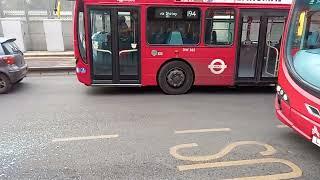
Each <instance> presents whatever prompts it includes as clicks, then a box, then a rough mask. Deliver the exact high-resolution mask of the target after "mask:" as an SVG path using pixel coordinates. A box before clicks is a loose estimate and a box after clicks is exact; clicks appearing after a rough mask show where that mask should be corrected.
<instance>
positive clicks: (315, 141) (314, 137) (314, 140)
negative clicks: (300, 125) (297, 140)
mask: <svg viewBox="0 0 320 180" xmlns="http://www.w3.org/2000/svg"><path fill="white" fill-rule="evenodd" d="M312 142H313V144H315V145H317V146H319V147H320V138H318V137H316V136H313V138H312Z"/></svg>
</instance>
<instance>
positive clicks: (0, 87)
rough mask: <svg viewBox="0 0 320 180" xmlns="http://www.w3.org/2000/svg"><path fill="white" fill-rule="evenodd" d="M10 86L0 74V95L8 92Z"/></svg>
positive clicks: (7, 79) (8, 81) (5, 77)
mask: <svg viewBox="0 0 320 180" xmlns="http://www.w3.org/2000/svg"><path fill="white" fill-rule="evenodd" d="M11 87H12V84H11V82H10V80H9V78H8V77H7V76H5V75H4V74H0V94H5V93H8V92H9V91H10V89H11Z"/></svg>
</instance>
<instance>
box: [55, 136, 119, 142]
mask: <svg viewBox="0 0 320 180" xmlns="http://www.w3.org/2000/svg"><path fill="white" fill-rule="evenodd" d="M117 137H119V135H118V134H113V135H100V136H85V137H69V138H56V139H53V140H52V142H67V141H82V140H95V139H111V138H117Z"/></svg>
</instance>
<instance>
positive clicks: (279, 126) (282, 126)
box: [277, 124, 289, 129]
mask: <svg viewBox="0 0 320 180" xmlns="http://www.w3.org/2000/svg"><path fill="white" fill-rule="evenodd" d="M277 128H279V129H284V128H289V127H288V126H286V125H284V124H281V125H277Z"/></svg>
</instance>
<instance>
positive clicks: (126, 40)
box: [118, 16, 131, 50]
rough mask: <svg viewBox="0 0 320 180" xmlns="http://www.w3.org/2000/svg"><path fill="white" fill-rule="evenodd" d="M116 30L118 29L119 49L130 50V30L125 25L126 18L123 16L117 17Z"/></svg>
mask: <svg viewBox="0 0 320 180" xmlns="http://www.w3.org/2000/svg"><path fill="white" fill-rule="evenodd" d="M118 23H119V25H118V28H119V48H120V50H124V49H130V45H131V42H130V40H131V38H130V35H131V29H130V28H129V26H128V25H127V23H126V18H125V16H119V17H118Z"/></svg>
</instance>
